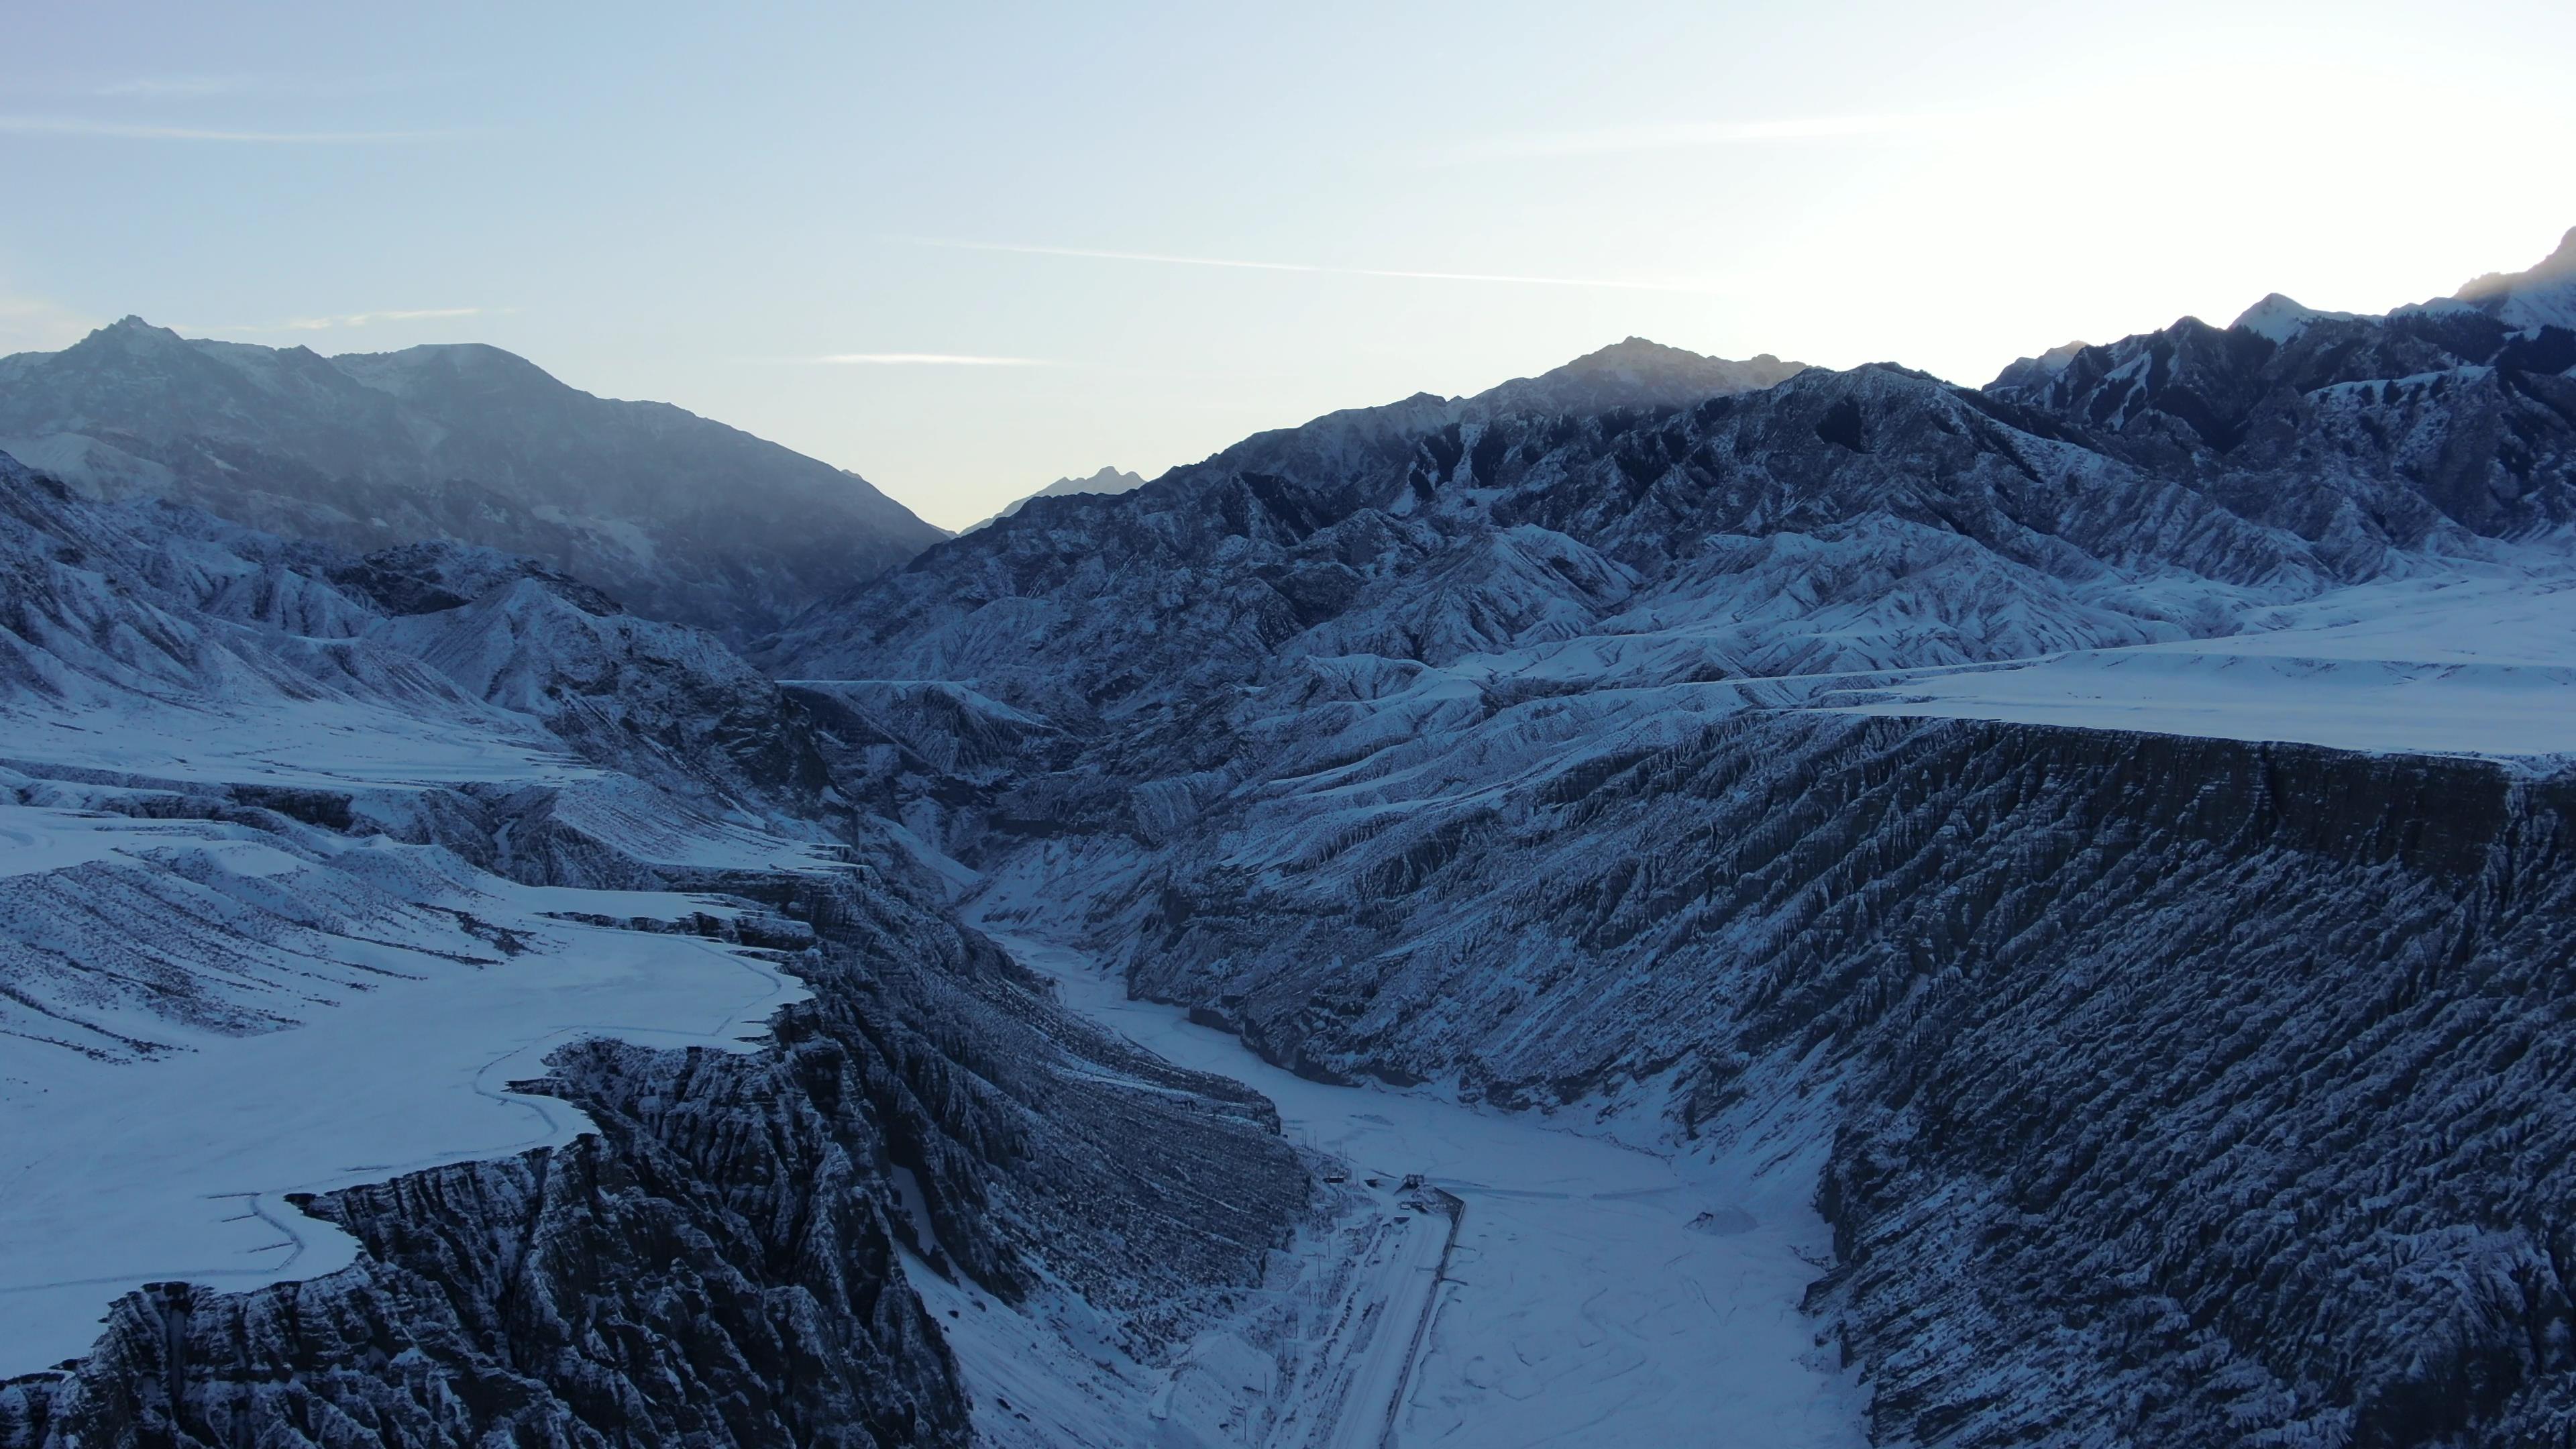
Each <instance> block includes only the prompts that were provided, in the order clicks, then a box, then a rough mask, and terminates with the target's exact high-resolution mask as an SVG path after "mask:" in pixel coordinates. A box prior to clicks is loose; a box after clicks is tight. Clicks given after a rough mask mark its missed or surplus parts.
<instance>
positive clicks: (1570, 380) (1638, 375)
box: [1468, 336, 1807, 412]
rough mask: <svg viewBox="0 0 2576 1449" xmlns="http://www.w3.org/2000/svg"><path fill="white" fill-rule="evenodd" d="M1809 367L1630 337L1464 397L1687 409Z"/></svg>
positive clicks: (1527, 405)
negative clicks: (1736, 357)
mask: <svg viewBox="0 0 2576 1449" xmlns="http://www.w3.org/2000/svg"><path fill="white" fill-rule="evenodd" d="M1806 367H1807V365H1806V364H1805V363H1803V362H1784V361H1782V360H1781V359H1779V358H1778V357H1776V356H1773V355H1772V354H1770V353H1768V352H1765V353H1761V354H1758V355H1756V356H1754V357H1749V358H1745V359H1743V360H1741V361H1737V360H1734V359H1730V358H1724V357H1710V356H1707V355H1705V354H1702V353H1697V352H1692V351H1690V350H1689V349H1687V348H1681V347H1672V346H1668V345H1666V344H1664V343H1661V342H1657V341H1654V340H1653V339H1651V338H1646V337H1635V336H1631V337H1625V338H1622V339H1620V340H1619V341H1617V342H1614V343H1611V344H1610V345H1609V346H1607V347H1603V348H1600V349H1598V350H1596V351H1592V352H1587V353H1585V354H1583V355H1582V356H1581V357H1578V358H1576V359H1574V360H1573V361H1572V362H1568V363H1566V364H1565V365H1563V366H1561V367H1556V368H1552V369H1550V370H1548V371H1546V372H1543V373H1540V374H1539V375H1538V376H1536V377H1523V378H1514V379H1513V380H1512V381H1510V382H1507V383H1504V384H1503V385H1502V386H1500V387H1497V388H1493V389H1491V390H1490V391H1487V392H1483V393H1479V394H1478V395H1477V396H1476V397H1474V398H1472V399H1468V401H1470V402H1474V403H1479V404H1483V405H1484V406H1486V407H1487V408H1489V409H1491V410H1493V411H1497V412H1502V411H1524V410H1530V409H1545V410H1549V411H1561V412H1579V411H1599V410H1602V409H1606V408H1618V407H1686V406H1689V405H1691V404H1694V403H1698V402H1703V401H1705V400H1707V399H1709V398H1712V397H1717V396H1720V395H1723V394H1728V393H1739V392H1756V391H1759V390H1761V389H1763V388H1767V387H1771V386H1774V385H1776V384H1779V383H1782V382H1786V381H1788V380H1789V379H1790V378H1792V377H1794V376H1796V375H1797V374H1799V373H1801V372H1804V371H1805V370H1806Z"/></svg>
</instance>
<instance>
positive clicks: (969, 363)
mask: <svg viewBox="0 0 2576 1449" xmlns="http://www.w3.org/2000/svg"><path fill="white" fill-rule="evenodd" d="M799 360H800V361H804V362H813V363H821V364H825V365H827V366H832V367H1053V366H1055V364H1054V363H1052V362H1049V361H1047V360H1046V359H1045V358H1043V357H984V356H978V355H976V354H973V353H964V352H829V353H825V354H824V355H823V356H821V357H808V358H802V359H799Z"/></svg>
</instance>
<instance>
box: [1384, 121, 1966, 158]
mask: <svg viewBox="0 0 2576 1449" xmlns="http://www.w3.org/2000/svg"><path fill="white" fill-rule="evenodd" d="M1970 119H1971V118H1969V117H1967V116H1963V115H1956V114H1952V115H1890V116H1802V117H1792V118H1789V119H1784V120H1770V121H1689V122H1681V123H1677V124H1671V125H1658V126H1606V127H1600V128H1597V129H1593V130H1583V131H1555V132H1544V133H1537V134H1531V135H1522V136H1495V137H1489V138H1487V139H1484V140H1480V141H1469V142H1463V143H1460V144H1458V145H1454V146H1445V147H1440V148H1437V149H1435V150H1434V151H1432V152H1431V153H1430V159H1432V160H1438V161H1483V160H1498V159H1506V158H1527V157H1535V156H1601V155H1609V154H1612V153H1615V152H1621V151H1677V150H1688V149H1692V148H1697V147H1708V146H1747V145H1758V144H1761V143H1764V142H1770V141H1817V140H1833V139H1837V138H1841V137H1851V136H1896V135H1919V134H1924V133H1928V132H1934V131H1946V130H1953V129H1956V128H1958V127H1959V126H1961V125H1963V124H1966V123H1967V122H1968V121H1969V120H1970Z"/></svg>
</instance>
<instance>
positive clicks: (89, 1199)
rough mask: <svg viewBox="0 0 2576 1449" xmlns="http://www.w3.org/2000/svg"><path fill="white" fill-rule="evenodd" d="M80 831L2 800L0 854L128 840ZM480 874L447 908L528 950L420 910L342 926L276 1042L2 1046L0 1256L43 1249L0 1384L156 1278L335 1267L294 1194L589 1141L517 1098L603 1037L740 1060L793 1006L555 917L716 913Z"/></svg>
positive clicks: (712, 965)
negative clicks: (12, 848)
mask: <svg viewBox="0 0 2576 1449" xmlns="http://www.w3.org/2000/svg"><path fill="white" fill-rule="evenodd" d="M38 817H42V818H38ZM88 823H91V822H82V821H73V820H67V819H65V818H63V817H62V814H61V812H54V811H42V810H29V809H24V808H16V807H13V808H7V809H0V840H8V839H10V838H12V837H15V836H19V835H22V834H24V835H33V836H37V837H39V838H42V839H49V840H52V841H54V842H57V843H58V846H59V848H58V851H57V854H56V862H57V863H59V862H60V861H61V860H62V859H63V858H65V857H67V856H68V855H70V854H71V853H73V852H75V851H78V850H81V849H88V850H114V849H118V848H122V847H123V846H125V845H127V844H130V842H131V840H132V838H133V832H132V831H131V830H130V828H126V827H128V822H122V821H119V822H114V824H113V825H112V826H111V827H110V828H108V829H102V830H96V831H91V832H88V833H89V834H91V835H93V836H95V837H97V839H95V840H92V841H89V842H80V841H79V839H78V837H79V836H80V835H81V834H82V833H83V832H82V831H81V830H80V829H79V826H80V825H82V824H88ZM351 849H352V850H353V851H357V852H407V851H417V850H418V849H419V848H417V847H408V846H398V845H390V844H385V843H382V842H381V841H379V842H378V843H374V844H358V845H353V846H352V847H351ZM208 853H209V855H210V856H211V857H212V859H213V861H214V863H215V864H216V866H217V868H219V869H226V870H233V871H239V872H244V873H262V874H290V873H291V874H295V875H298V876H302V875H307V874H309V873H311V871H312V867H311V866H310V865H309V864H308V863H307V862H305V861H302V860H299V859H298V858H296V857H295V856H292V855H289V854H287V853H285V852H282V851H278V850H275V849H274V848H271V847H267V846H262V845H258V844H252V843H238V842H222V843H218V844H216V845H214V846H213V847H212V848H211V849H210V850H209V852H208ZM28 863H30V862H29V861H28V860H27V859H26V858H25V857H24V856H12V857H11V858H10V859H9V861H8V864H9V865H10V866H11V867H13V868H15V867H21V866H23V865H26V864H28ZM312 884H313V882H311V881H309V880H301V879H299V880H295V881H291V882H289V883H288V888H290V889H295V888H305V887H309V886H311V885H312ZM477 884H478V886H479V887H480V889H479V890H477V891H476V892H474V893H473V894H470V895H459V896H457V897H455V898H454V899H455V900H456V901H457V902H458V905H459V906H460V907H461V908H464V909H469V910H471V911H472V912H473V913H474V914H475V915H477V916H478V917H481V918H483V919H486V920H489V921H491V922H493V923H495V924H502V925H508V926H510V927H512V928H514V929H521V930H526V931H529V932H531V939H530V943H529V944H530V949H529V950H527V951H526V952H525V953H524V954H521V955H516V956H508V957H503V956H500V955H498V954H497V953H494V952H493V951H492V950H491V948H490V947H489V945H488V944H486V943H485V942H483V941H480V940H477V939H475V938H474V937H472V936H470V935H468V934H467V933H466V932H464V931H463V930H461V929H458V928H457V926H456V923H454V922H453V921H449V922H447V923H445V925H444V927H443V928H442V927H441V926H440V925H439V924H437V923H435V922H434V920H433V919H432V918H430V917H429V915H428V913H426V912H423V913H421V917H420V919H419V920H418V921H417V922H416V923H415V929H413V930H412V931H410V932H407V933H406V935H407V936H408V937H409V939H407V940H401V941H375V940H363V939H360V938H358V937H355V936H348V937H338V938H335V940H334V945H335V946H336V947H337V950H336V952H335V954H334V959H329V960H325V961H317V962H305V963H298V964H297V966H296V969H297V970H298V971H299V972H300V973H302V974H303V976H304V977H305V978H306V979H305V980H304V981H303V982H302V983H301V984H300V989H301V990H302V991H303V992H304V994H305V999H304V1000H303V1001H301V1002H300V1003H299V1004H300V1005H301V1006H303V1008H304V1009H305V1011H306V1013H307V1015H306V1018H305V1019H304V1020H303V1021H301V1022H300V1023H297V1024H295V1025H292V1026H288V1027H286V1028H284V1029H282V1030H276V1031H269V1032H263V1033H259V1034H255V1035H247V1036H223V1035H214V1034H200V1035H195V1036H193V1037H191V1038H189V1039H187V1040H186V1041H185V1043H184V1045H183V1047H182V1049H180V1050H178V1051H174V1052H169V1053H166V1054H163V1055H160V1056H158V1057H157V1058H156V1059H151V1060H145V1061H106V1060H99V1059H96V1058H92V1057H87V1056H83V1055H79V1054H76V1053H73V1052H69V1051H64V1050H61V1049H59V1048H54V1047H50V1046H44V1045H39V1044H34V1043H30V1042H28V1041H26V1040H24V1039H21V1038H11V1039H8V1040H6V1041H5V1042H0V1242H6V1243H13V1244H21V1245H25V1244H42V1245H43V1248H44V1250H43V1251H42V1252H41V1253H37V1252H24V1251H13V1252H11V1253H8V1254H5V1255H0V1371H5V1372H23V1371H26V1370H30V1369H34V1368H39V1367H43V1366H47V1365H51V1364H54V1363H58V1362H60V1361H62V1360H65V1359H69V1358H73V1357H75V1356H77V1355H79V1354H80V1353H82V1352H84V1351H85V1350H87V1349H88V1347H89V1345H90V1343H91V1341H92V1340H94V1339H95V1338H96V1337H97V1336H98V1332H99V1323H100V1320H101V1318H102V1317H103V1311H104V1309H105V1308H106V1306H107V1305H108V1304H109V1303H110V1302H111V1301H113V1300H114V1299H115V1298H116V1297H117V1296H119V1295H120V1294H122V1293H124V1292H126V1291H127V1290H129V1289H133V1288H137V1287H140V1286H142V1285H143V1284H145V1283H150V1282H158V1281H164V1280H175V1279H187V1280H191V1281H195V1282H203V1283H208V1284H212V1285H214V1286H217V1287H220V1288H224V1289H227V1290H232V1291H241V1290H246V1289H250V1288H256V1287H260V1286H263V1285H265V1284H269V1283H277V1282H284V1281H288V1280H293V1279H307V1278H315V1277H319V1276H321V1275H323V1274H325V1273H330V1272H333V1271H335V1270H337V1269H340V1268H343V1267H346V1266H347V1265H348V1264H349V1263H350V1262H351V1261H352V1260H353V1259H354V1256H355V1253H356V1250H357V1244H356V1242H355V1241H354V1240H352V1239H350V1238H349V1237H348V1236H347V1235H346V1234H344V1233H341V1232H339V1231H338V1230H337V1229H335V1228H332V1227H330V1226H328V1225H327V1224H324V1223H322V1222H319V1221H317V1220H315V1219H312V1218H308V1217H306V1216H304V1215H303V1214H302V1213H300V1212H298V1211H297V1210H296V1209H295V1208H293V1207H292V1206H289V1205H288V1204H287V1203H286V1202H285V1201H284V1196H285V1194H287V1193H290V1192H324V1191H329V1190H331V1189H335V1188H341V1187H348V1186H353V1185H356V1184H359V1183H366V1182H376V1181H381V1180H383V1179H386V1178H389V1177H393V1176H396V1175H398V1174H401V1173H405V1172H412V1171H417V1170H419V1169H422V1168H427V1167H433V1166H438V1165H441V1164H445V1163H453V1162H467V1161H476V1160H481V1159H488V1158H494V1157H503V1156H507V1155H510V1154H513V1153H517V1152H522V1151H526V1150H528V1149H531V1148H536V1147H544V1146H552V1145H559V1144H561V1143H564V1142H568V1141H570V1140H571V1139H572V1138H573V1137H574V1136H575V1135H576V1134H578V1133H581V1132H584V1131H587V1130H589V1128H590V1124H589V1122H588V1119H587V1118H585V1117H584V1116H583V1114H582V1113H580V1112H579V1111H577V1110H575V1109H573V1108H571V1107H569V1106H567V1105H565V1104H564V1103H562V1102H559V1101H555V1100H552V1099H549V1098H545V1097H538V1096H530V1095H526V1094H522V1093H517V1092H512V1091H510V1090H508V1085H507V1084H509V1083H511V1082H513V1081H519V1080H523V1079H527V1078H533V1077H539V1076H542V1075H544V1070H545V1069H544V1065H543V1063H544V1059H545V1057H546V1055H547V1054H548V1053H549V1052H552V1051H553V1050H555V1049H556V1048H557V1047H560V1046H562V1045H564V1044H566V1043H568V1042H571V1041H575V1040H578V1039H581V1038H584V1037H590V1036H614V1037H619V1038H622V1039H625V1040H630V1041H635V1042H639V1043H643V1044H647V1045H654V1046H690V1045H700V1046H711V1047H716V1048H720V1049H725V1050H744V1049H747V1048H746V1047H745V1046H744V1044H743V1043H744V1040H745V1039H746V1038H747V1037H749V1036H751V1035H752V1034H754V1033H755V1032H756V1031H757V1029H758V1027H759V1025H760V1023H761V1022H762V1021H763V1020H765V1019H766V1017H767V1016H768V1015H769V1014H770V1013H771V1012H773V1011H775V1010H776V1009H777V1008H778V1007H780V1006H783V1005H785V1004H786V1003H788V1002H789V1001H792V1000H796V999H799V997H800V995H801V990H802V988H800V987H798V986H797V985H796V984H795V983H794V982H793V981H791V980H790V979H789V978H787V977H785V976H783V975H781V974H780V973H779V972H778V971H777V970H776V969H775V968H773V967H771V966H770V965H768V964H766V963H765V962H763V961H761V960H759V959H757V958H756V957H755V956H754V955H752V954H749V953H745V952H741V951H737V950H732V949H729V948H726V947H724V946H722V945H720V944H718V943H716V942H711V941H706V940H701V939H699V938H696V937H692V936H684V935H654V934H642V933H636V932H627V931H611V930H603V929H599V928H594V927H590V926H585V925H580V924H576V923H572V922H566V921H560V920H549V919H547V915H548V913H550V912H556V911H572V910H586V911H597V910H598V909H599V907H600V906H601V905H602V904H603V902H602V901H601V900H600V899H598V898H599V897H601V896H603V895H613V896H614V899H615V903H616V905H617V908H618V909H619V910H620V912H621V913H623V914H625V915H628V916H650V915H660V916H665V917H670V916H681V915H686V914H688V913H690V912H692V911H696V910H700V909H705V907H704V906H702V905H701V904H699V903H697V902H694V901H691V900H690V899H688V898H686V897H681V896H670V895H664V894H660V893H638V892H614V893H608V892H593V891H559V890H550V889H545V888H539V887H529V886H519V885H513V884H510V883H508V882H503V881H499V880H496V879H494V878H491V877H483V878H481V879H480V880H479V881H478V882H477ZM334 978H336V979H334Z"/></svg>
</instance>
